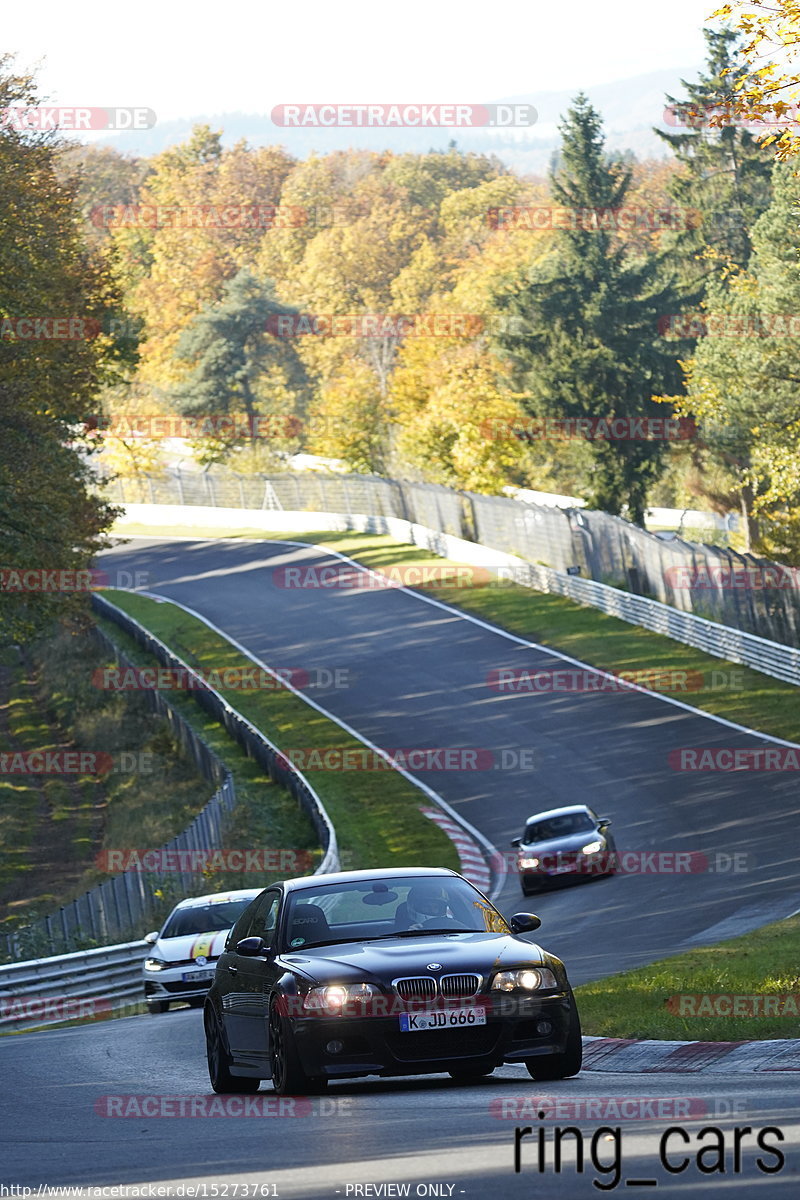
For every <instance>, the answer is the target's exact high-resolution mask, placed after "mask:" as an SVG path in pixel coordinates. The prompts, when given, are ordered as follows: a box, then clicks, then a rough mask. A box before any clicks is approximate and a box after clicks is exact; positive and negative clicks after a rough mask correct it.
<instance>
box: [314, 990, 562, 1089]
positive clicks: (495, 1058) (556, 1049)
mask: <svg viewBox="0 0 800 1200" xmlns="http://www.w3.org/2000/svg"><path fill="white" fill-rule="evenodd" d="M572 1003H573V1002H572V1000H571V999H570V996H569V994H568V993H567V992H566V991H558V992H552V991H551V992H549V993H547V994H546V995H544V996H538V995H537V996H531V997H519V998H518V997H516V996H500V997H497V996H492V997H487V996H483V997H474V998H473V999H471V1000H462V1001H459V1002H458V1004H455V1003H454V1004H452V1005H450V1006H449V1007H451V1008H455V1007H460V1008H474V1007H484V1008H485V1009H486V1024H485V1025H477V1026H473V1027H457V1028H448V1029H442V1030H438V1029H437V1030H425V1031H423V1032H412V1033H404V1032H402V1031H401V1028H400V1016H399V1014H398V1015H392V1016H366V1017H361V1016H347V1017H329V1016H327V1015H326V1016H322V1015H320V1016H317V1015H309V1016H302V1017H295V1018H294V1019H293V1020H292V1022H291V1024H292V1028H293V1031H294V1034H295V1040H296V1045H297V1051H298V1054H299V1057H300V1061H301V1064H302V1066H303V1070H304V1071H305V1072H306V1074H307V1075H310V1076H312V1077H313V1076H327V1077H329V1078H335V1079H338V1078H346V1077H355V1076H359V1075H420V1074H430V1073H433V1072H440V1071H447V1070H450V1069H451V1068H452V1069H458V1070H465V1071H467V1070H470V1069H474V1070H476V1071H480V1070H482V1069H489V1068H493V1067H496V1066H499V1065H500V1063H502V1062H508V1063H513V1062H524V1061H525V1060H526V1059H528V1058H536V1057H538V1056H540V1055H548V1054H559V1053H561V1052H563V1050H564V1048H565V1044H566V1038H567V1029H568V1025H569V1015H570V1010H571V1008H572ZM446 1007H448V1006H445V1005H442V1004H438V1005H437V1004H435V1003H434V1004H432V1005H430V1008H432V1009H440V1010H441V1009H442V1008H446ZM414 1011H417V1012H424V1011H425V1009H424V1008H419V1009H415V1010H414ZM537 1027H540V1028H537ZM334 1041H335V1042H340V1043H341V1044H342V1049H341V1050H340V1051H338V1052H336V1051H331V1050H329V1049H328V1043H330V1042H334Z"/></svg>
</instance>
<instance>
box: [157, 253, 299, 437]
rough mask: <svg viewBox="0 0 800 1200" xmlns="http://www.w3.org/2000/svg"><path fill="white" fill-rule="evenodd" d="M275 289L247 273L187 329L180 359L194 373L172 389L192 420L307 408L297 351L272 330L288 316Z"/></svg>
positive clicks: (180, 405)
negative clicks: (274, 319)
mask: <svg viewBox="0 0 800 1200" xmlns="http://www.w3.org/2000/svg"><path fill="white" fill-rule="evenodd" d="M292 311H293V310H291V309H288V308H286V307H285V306H284V305H281V304H279V303H278V301H277V300H276V299H275V297H274V295H273V293H272V290H271V288H269V287H268V286H266V285H264V284H262V283H261V282H260V281H259V280H258V279H256V278H255V276H254V275H252V274H251V273H250V271H248V270H247V269H246V268H245V269H243V270H241V271H240V272H239V273H238V274H237V275H236V276H235V277H234V278H233V279H232V280H230V281H229V282H228V283H227V284H226V285H225V287H224V289H223V295H222V299H221V300H220V301H219V302H218V303H215V304H209V305H207V306H206V307H205V308H204V309H203V310H202V311H201V312H200V313H199V314H198V316H197V317H196V318H195V319H194V321H192V323H191V324H190V325H189V326H187V328H186V329H185V330H184V332H183V334H182V335H181V338H180V340H179V342H178V348H177V356H178V358H179V359H180V360H182V361H184V362H191V363H192V364H193V365H192V369H191V371H190V372H189V373H188V375H187V376H186V378H185V379H184V381H183V382H182V383H181V384H180V385H178V386H177V387H176V388H175V389H174V398H175V401H176V403H177V407H178V409H179V411H180V412H182V413H184V414H186V415H190V416H213V415H219V414H226V415H227V414H237V413H238V414H241V413H246V414H247V416H248V418H250V419H251V421H252V418H254V417H255V416H257V415H263V414H271V415H283V416H286V415H288V414H289V413H292V412H294V411H296V410H297V409H298V408H299V409H300V410H301V411H302V410H303V409H304V403H305V396H306V389H307V378H306V373H305V370H304V368H303V365H302V363H301V361H300V359H299V358H298V356H297V353H296V351H295V349H294V346H293V345H292V344H291V342H288V341H285V340H282V339H281V338H279V337H277V336H275V334H274V333H273V332H271V331H270V324H269V319H270V317H274V316H276V315H281V314H288V313H290V312H292Z"/></svg>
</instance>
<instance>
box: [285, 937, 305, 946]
mask: <svg viewBox="0 0 800 1200" xmlns="http://www.w3.org/2000/svg"><path fill="white" fill-rule="evenodd" d="M305 944H306V939H305V938H292V940H291V942H290V943H289V945H290V946H304V945H305Z"/></svg>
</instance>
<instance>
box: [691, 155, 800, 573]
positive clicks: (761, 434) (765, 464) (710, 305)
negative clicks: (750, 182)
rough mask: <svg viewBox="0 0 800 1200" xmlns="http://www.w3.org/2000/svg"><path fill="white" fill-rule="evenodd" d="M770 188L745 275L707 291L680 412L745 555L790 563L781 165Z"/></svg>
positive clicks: (791, 185)
mask: <svg viewBox="0 0 800 1200" xmlns="http://www.w3.org/2000/svg"><path fill="white" fill-rule="evenodd" d="M773 188H774V199H773V202H772V204H771V205H770V207H769V209H768V210H767V211H766V212H765V213H764V214H763V216H762V217H761V218H760V219H759V220H758V222H757V223H756V224H755V226H754V227H753V231H752V241H753V253H752V256H751V259H750V264H749V269H748V270H747V271H742V272H739V273H737V274H736V275H734V276H732V277H731V279H730V281H717V282H715V283H713V284H712V285H711V286H710V287H709V290H708V296H707V301H706V308H707V310H708V312H707V318H706V319H707V330H708V334H709V336H706V337H704V338H702V339H701V340H700V341H699V343H698V346H697V350H696V353H695V356H694V359H693V360H692V362H691V364H690V369H689V397H688V401H687V404H688V407H689V409H690V410H691V411H692V412H693V413H694V414H695V415H696V416H699V417H700V418H701V430H703V433H704V453H705V454H706V455H708V456H709V457H710V458H711V459H713V461H714V462H715V463H717V464H721V465H723V466H724V467H725V468H726V469H727V471H728V472H729V473H730V477H731V481H732V487H733V490H734V491H735V492H736V493H738V496H739V502H740V506H741V510H742V515H743V521H744V526H745V532H746V535H747V545H748V548H750V546H751V545H753V546H758V547H759V548H761V549H762V550H764V551H765V552H767V553H770V554H773V555H776V556H783V555H784V553H785V552H787V551H788V552H789V554H790V557H792V556H793V557H794V558H796V556H797V553H798V551H800V465H799V464H800V405H798V402H797V393H798V384H800V342H798V338H799V337H800V318H798V316H797V314H798V313H800V232H798V220H797V213H798V207H800V182H798V179H797V177H796V175H795V174H794V171H793V168H792V167H791V166H790V165H788V164H785V163H776V164H775V166H774V169H773ZM759 515H760V516H761V517H763V518H764V522H763V528H759V523H758V522H757V518H758V517H759ZM775 526H778V527H780V532H776V531H775V528H774V527H775ZM765 539H766V540H765Z"/></svg>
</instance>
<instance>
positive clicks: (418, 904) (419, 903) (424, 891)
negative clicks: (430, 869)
mask: <svg viewBox="0 0 800 1200" xmlns="http://www.w3.org/2000/svg"><path fill="white" fill-rule="evenodd" d="M406 910H407V919H408V924H407V926H406V928H407V929H427V928H436V927H437V926H438V925H440V924H441V923H442V922H443V921H452V920H453V919H454V914H453V912H452V910H451V908H450V904H449V900H448V897H447V893H446V892H445V890H444V888H442V887H439V886H438V885H435V884H420V885H418V886H417V887H412V888H410V889H409V892H408V896H407V897H406Z"/></svg>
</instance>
